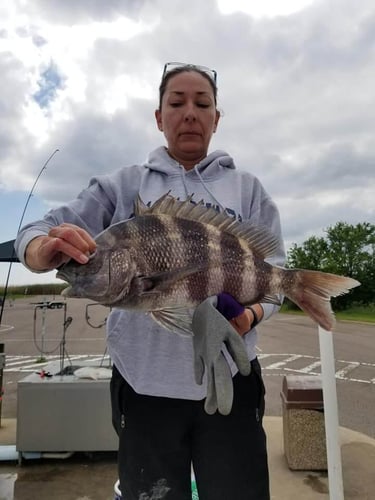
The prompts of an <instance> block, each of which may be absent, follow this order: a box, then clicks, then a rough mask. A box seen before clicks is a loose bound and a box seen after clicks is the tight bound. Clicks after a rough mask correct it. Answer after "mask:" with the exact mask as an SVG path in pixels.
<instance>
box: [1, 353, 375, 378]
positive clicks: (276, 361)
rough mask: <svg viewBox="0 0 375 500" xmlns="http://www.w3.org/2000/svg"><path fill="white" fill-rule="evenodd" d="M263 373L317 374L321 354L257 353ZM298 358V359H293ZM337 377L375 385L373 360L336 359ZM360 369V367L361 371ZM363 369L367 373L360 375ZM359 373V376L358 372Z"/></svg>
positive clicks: (26, 368) (11, 362) (15, 364)
mask: <svg viewBox="0 0 375 500" xmlns="http://www.w3.org/2000/svg"><path fill="white" fill-rule="evenodd" d="M59 358H60V356H58V355H53V356H48V359H47V361H46V362H45V363H37V362H36V361H35V360H36V355H35V356H26V355H25V356H20V355H17V356H10V355H8V356H6V360H5V368H4V371H5V372H7V373H19V372H22V373H23V372H26V373H27V372H33V371H35V369H37V368H43V367H45V366H46V365H47V364H48V363H50V362H51V361H56V360H57V359H59ZM258 358H259V359H260V362H261V365H262V369H263V374H264V375H265V376H276V377H280V376H284V375H285V374H287V373H290V372H292V373H300V374H311V375H319V374H320V371H321V370H320V364H321V363H320V358H319V357H318V356H310V355H307V354H293V353H259V354H258ZM65 359H66V361H67V362H74V361H78V360H82V361H83V360H84V361H89V362H103V363H107V362H108V361H109V356H108V355H107V354H105V353H104V354H103V353H102V354H73V355H70V354H69V355H67V356H66V358H65ZM296 362H297V363H296ZM336 367H337V371H336V378H337V379H338V380H344V381H348V382H358V383H363V384H374V385H375V363H366V362H359V361H348V360H340V359H339V360H336ZM361 369H362V371H361ZM363 373H366V374H368V376H365V377H363V376H361V375H363ZM358 375H359V376H358Z"/></svg>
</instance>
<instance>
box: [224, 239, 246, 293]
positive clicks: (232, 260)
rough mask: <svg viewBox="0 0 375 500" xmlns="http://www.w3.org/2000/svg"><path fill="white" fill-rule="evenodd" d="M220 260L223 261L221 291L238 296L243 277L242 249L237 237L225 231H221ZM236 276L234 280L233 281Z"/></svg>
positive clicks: (241, 289) (243, 261) (243, 256)
mask: <svg viewBox="0 0 375 500" xmlns="http://www.w3.org/2000/svg"><path fill="white" fill-rule="evenodd" d="M220 236H221V238H220V247H221V262H222V263H223V291H224V292H227V293H230V294H231V295H234V296H237V297H240V296H241V295H242V291H243V280H244V278H245V266H244V264H245V255H244V249H243V247H242V246H241V242H240V240H239V239H238V238H234V237H233V236H232V235H230V234H227V233H225V232H223V233H221V235H220ZM234 276H236V281H234Z"/></svg>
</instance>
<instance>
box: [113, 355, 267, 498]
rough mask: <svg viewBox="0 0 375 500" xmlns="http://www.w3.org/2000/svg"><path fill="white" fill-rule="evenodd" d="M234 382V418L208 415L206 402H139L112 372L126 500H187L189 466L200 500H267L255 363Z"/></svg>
mask: <svg viewBox="0 0 375 500" xmlns="http://www.w3.org/2000/svg"><path fill="white" fill-rule="evenodd" d="M233 383H234V402H233V408H232V411H231V413H230V414H229V415H227V416H223V415H220V414H219V413H215V414H214V415H207V414H206V412H205V411H204V401H190V400H184V399H170V398H160V397H153V396H142V395H138V394H137V393H135V392H134V390H133V389H132V388H131V387H130V385H129V384H128V383H127V382H126V381H125V380H124V379H123V378H122V376H121V375H120V373H119V372H118V370H117V369H116V367H114V368H113V375H112V380H111V398H112V416H113V425H114V427H115V430H116V432H117V433H118V436H119V454H118V464H119V478H120V489H121V492H122V496H123V498H124V499H126V500H156V499H165V500H191V479H190V478H191V464H193V468H194V472H195V476H196V482H197V487H198V494H199V499H200V500H269V498H270V497H269V479H268V465H267V451H266V436H265V433H264V430H263V426H262V419H263V414H264V393H265V391H264V384H263V381H262V377H261V369H260V365H259V362H258V361H257V360H254V361H253V362H252V371H251V374H250V375H249V376H247V377H244V376H242V375H240V374H237V375H236V376H235V377H234V379H233Z"/></svg>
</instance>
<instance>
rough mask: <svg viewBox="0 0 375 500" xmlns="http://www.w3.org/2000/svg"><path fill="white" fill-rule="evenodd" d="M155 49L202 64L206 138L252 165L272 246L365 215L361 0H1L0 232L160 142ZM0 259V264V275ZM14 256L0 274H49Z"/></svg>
mask: <svg viewBox="0 0 375 500" xmlns="http://www.w3.org/2000/svg"><path fill="white" fill-rule="evenodd" d="M167 61H182V62H191V63H195V64H202V65H206V66H209V67H212V68H214V69H216V70H217V72H218V86H219V108H220V110H221V111H222V112H223V118H222V120H221V124H220V127H219V130H218V132H217V133H216V135H215V137H214V140H213V142H212V144H211V149H216V148H220V149H225V150H227V151H228V152H229V153H230V154H231V155H232V156H233V157H234V158H235V161H236V164H237V166H238V167H239V168H241V169H245V170H249V171H251V172H253V173H255V174H256V175H257V176H258V177H259V178H260V179H261V181H262V182H263V184H264V186H265V187H266V189H267V190H268V192H269V193H270V194H271V195H272V197H273V198H274V199H275V200H276V202H277V203H278V206H279V208H280V212H281V218H282V225H283V232H284V236H285V241H286V245H287V247H289V246H290V245H291V244H292V243H293V242H295V243H302V242H303V241H304V240H306V239H307V238H308V237H309V236H311V235H324V229H326V228H327V227H328V226H330V225H334V224H335V223H336V222H338V221H345V222H348V223H352V224H356V223H359V222H372V223H375V211H374V205H375V201H374V200H375V140H374V134H375V111H374V110H375V90H374V89H375V3H374V2H373V0H356V1H353V0H311V1H308V0H305V1H303V0H300V1H299V0H294V1H293V0H290V1H288V0H283V1H282V2H281V1H280V0H274V1H272V0H269V1H266V0H263V1H262V2H258V1H255V0H254V1H252V0H242V1H241V0H238V1H236V0H204V1H202V0H190V1H189V2H186V1H185V0H173V1H170V0H106V1H102V0H91V1H87V0H66V1H60V0H1V3H0V75H1V91H0V242H2V241H6V240H8V239H12V238H14V236H15V234H16V232H17V228H18V225H19V222H20V217H21V214H22V211H23V209H24V206H25V203H26V200H27V197H28V194H29V192H30V190H31V188H32V186H33V183H34V182H35V180H36V177H37V175H38V173H39V172H40V170H41V168H42V167H43V165H44V164H45V162H46V161H47V159H48V158H49V157H50V156H51V155H52V154H53V152H54V151H55V150H56V149H59V152H57V153H56V154H55V155H54V156H53V158H52V159H51V161H50V162H49V163H48V166H47V168H46V169H45V170H44V171H43V173H42V175H41V177H40V179H39V181H38V183H37V185H36V187H35V191H34V195H33V196H32V198H31V199H30V203H29V205H28V208H27V210H26V214H25V218H24V222H28V221H30V220H33V219H36V218H39V217H41V216H42V215H43V214H44V213H45V212H46V211H47V210H48V208H49V207H51V206H54V205H57V204H60V203H62V202H65V201H67V200H70V199H72V198H73V197H74V196H75V195H76V194H77V193H78V192H79V191H80V190H81V189H82V188H83V187H85V186H86V185H87V182H88V179H89V178H90V177H91V176H92V175H94V174H97V173H104V172H110V171H111V170H113V169H115V168H118V167H119V166H121V165H130V164H132V163H136V162H142V161H143V160H144V159H145V158H146V156H147V153H148V152H149V151H151V150H152V149H153V148H154V147H156V146H158V145H160V144H164V138H163V136H162V135H161V134H160V132H159V131H158V130H157V128H156V126H155V123H154V117H153V113H154V109H155V107H156V104H157V87H158V84H159V82H160V77H161V72H162V68H163V65H164V63H165V62H167ZM7 271H8V264H0V284H2V283H4V282H5V278H6V274H7ZM53 277H54V273H52V274H51V273H48V274H47V275H33V274H32V273H30V272H28V271H26V270H24V269H23V268H22V266H21V265H20V264H17V265H14V266H13V268H12V273H11V279H10V284H21V283H33V282H45V281H49V282H50V281H52V280H53Z"/></svg>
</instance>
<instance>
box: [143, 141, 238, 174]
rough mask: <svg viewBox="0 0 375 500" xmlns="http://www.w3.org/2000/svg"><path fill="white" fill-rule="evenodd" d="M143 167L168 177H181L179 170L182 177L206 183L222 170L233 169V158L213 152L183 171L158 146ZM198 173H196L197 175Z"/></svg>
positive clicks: (165, 149) (222, 152) (164, 150)
mask: <svg viewBox="0 0 375 500" xmlns="http://www.w3.org/2000/svg"><path fill="white" fill-rule="evenodd" d="M144 166H145V167H146V168H148V169H150V170H153V171H155V172H159V173H162V174H165V175H168V176H179V177H180V176H181V169H183V170H184V175H185V176H186V177H189V178H193V177H197V178H200V176H203V177H204V179H205V180H206V181H209V180H213V179H215V178H218V177H220V174H221V172H222V169H226V168H229V169H235V168H236V167H235V165H234V162H233V158H232V157H231V156H229V155H228V153H226V152H225V151H221V150H217V151H213V152H212V153H210V154H209V155H207V156H206V158H204V159H203V160H202V161H200V162H199V163H197V165H195V167H194V168H192V169H191V170H185V169H184V167H183V166H182V165H181V164H180V163H178V161H177V160H175V159H174V158H172V157H171V156H170V155H169V154H168V151H167V148H166V147H165V146H160V147H159V148H157V149H155V150H154V151H152V152H151V153H150V154H149V157H148V159H147V161H146V162H145V163H144ZM197 172H198V173H197Z"/></svg>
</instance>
